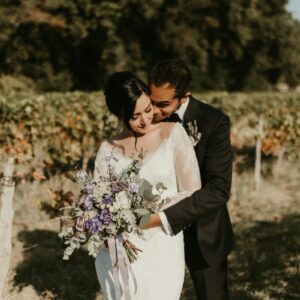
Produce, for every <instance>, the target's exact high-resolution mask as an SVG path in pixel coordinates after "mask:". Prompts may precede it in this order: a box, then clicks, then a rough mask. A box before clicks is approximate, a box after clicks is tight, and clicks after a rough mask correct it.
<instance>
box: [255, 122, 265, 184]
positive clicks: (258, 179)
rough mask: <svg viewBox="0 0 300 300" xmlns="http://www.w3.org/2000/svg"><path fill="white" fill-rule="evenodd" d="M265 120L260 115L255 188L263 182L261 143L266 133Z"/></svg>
mask: <svg viewBox="0 0 300 300" xmlns="http://www.w3.org/2000/svg"><path fill="white" fill-rule="evenodd" d="M263 127H264V120H263V118H262V117H260V119H259V121H258V127H257V138H256V149H255V167H254V181H255V189H256V190H257V189H258V188H259V186H260V183H261V145H262V139H263V134H264V128H263Z"/></svg>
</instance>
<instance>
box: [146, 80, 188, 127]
mask: <svg viewBox="0 0 300 300" xmlns="http://www.w3.org/2000/svg"><path fill="white" fill-rule="evenodd" d="M150 99H151V102H152V105H153V122H155V123H157V122H160V121H162V120H164V119H165V118H167V117H169V116H170V115H171V114H173V113H174V112H175V111H176V110H177V109H178V108H179V106H180V105H181V104H182V103H183V102H182V101H183V99H179V98H176V96H175V88H174V87H172V86H170V85H169V84H168V83H166V84H163V85H162V86H159V87H157V86H155V85H154V84H151V85H150Z"/></svg>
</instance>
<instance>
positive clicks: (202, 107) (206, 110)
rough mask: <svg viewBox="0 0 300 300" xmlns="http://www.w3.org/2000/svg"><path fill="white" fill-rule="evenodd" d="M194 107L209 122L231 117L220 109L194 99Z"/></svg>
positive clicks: (192, 99)
mask: <svg viewBox="0 0 300 300" xmlns="http://www.w3.org/2000/svg"><path fill="white" fill-rule="evenodd" d="M191 101H192V102H193V106H194V107H195V109H198V110H199V111H200V112H201V116H202V118H203V117H204V118H205V119H206V118H207V119H209V120H215V121H217V120H219V119H223V118H226V119H229V117H228V116H227V115H226V114H225V113H224V112H223V111H222V110H220V109H218V108H216V107H214V106H212V105H210V104H208V103H206V102H204V101H202V100H199V99H196V98H194V97H192V98H191Z"/></svg>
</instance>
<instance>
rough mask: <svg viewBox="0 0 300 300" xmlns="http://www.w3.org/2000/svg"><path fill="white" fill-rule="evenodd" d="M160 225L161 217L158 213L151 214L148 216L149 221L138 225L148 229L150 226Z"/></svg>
mask: <svg viewBox="0 0 300 300" xmlns="http://www.w3.org/2000/svg"><path fill="white" fill-rule="evenodd" d="M161 225H162V223H161V219H160V217H159V215H157V214H152V215H151V216H150V219H149V222H148V223H147V224H144V225H140V226H139V227H140V228H141V229H149V228H152V227H159V226H161Z"/></svg>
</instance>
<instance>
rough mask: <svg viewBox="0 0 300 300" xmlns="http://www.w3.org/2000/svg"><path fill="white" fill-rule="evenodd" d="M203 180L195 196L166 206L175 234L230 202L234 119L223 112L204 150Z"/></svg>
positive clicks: (168, 218)
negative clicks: (202, 184)
mask: <svg viewBox="0 0 300 300" xmlns="http://www.w3.org/2000/svg"><path fill="white" fill-rule="evenodd" d="M202 170H203V174H201V176H202V177H203V180H202V182H205V185H204V186H203V187H202V188H201V189H200V190H197V191H195V192H194V193H193V194H192V195H191V196H189V197H187V198H185V199H183V200H182V201H180V202H179V203H177V204H175V205H173V206H171V207H169V208H167V209H166V210H164V213H165V215H166V218H167V220H168V222H169V225H170V227H171V229H172V232H173V233H174V234H177V233H178V232H179V231H181V230H182V229H184V228H185V227H186V226H188V225H189V224H191V223H193V222H195V221H196V220H197V219H198V218H201V216H203V215H207V214H209V213H210V212H212V211H214V210H216V209H218V208H219V207H221V206H224V205H226V202H227V201H228V199H229V196H230V188H231V178H232V149H231V143H230V120H229V118H228V117H227V116H226V115H222V117H221V118H220V120H218V122H217V123H216V125H215V126H214V129H213V130H212V132H211V134H210V136H209V138H208V140H207V145H206V149H205V153H204V160H203V166H202Z"/></svg>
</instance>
